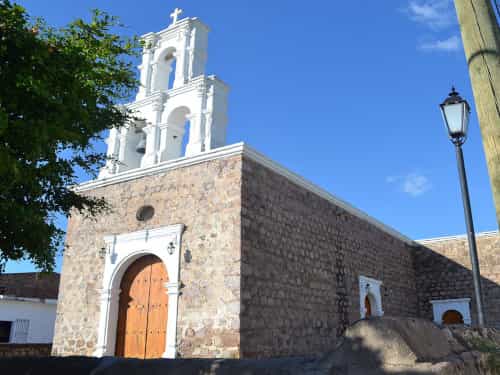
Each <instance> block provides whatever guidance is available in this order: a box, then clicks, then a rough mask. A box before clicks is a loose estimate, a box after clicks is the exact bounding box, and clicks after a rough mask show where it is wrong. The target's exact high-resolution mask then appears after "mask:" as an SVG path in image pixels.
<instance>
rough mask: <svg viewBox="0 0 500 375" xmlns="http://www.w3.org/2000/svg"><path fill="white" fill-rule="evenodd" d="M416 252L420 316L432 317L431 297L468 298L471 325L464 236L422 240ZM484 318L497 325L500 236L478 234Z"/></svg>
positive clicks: (470, 290)
mask: <svg viewBox="0 0 500 375" xmlns="http://www.w3.org/2000/svg"><path fill="white" fill-rule="evenodd" d="M421 244H422V246H421V247H420V248H419V249H418V250H416V252H415V255H416V256H415V265H416V270H417V290H418V293H419V313H420V316H422V317H425V318H428V319H433V314H432V305H431V303H430V301H431V300H440V299H453V298H470V299H471V303H470V311H471V315H472V322H473V324H474V323H476V322H477V314H476V309H475V299H474V285H473V282H472V271H471V265H470V264H471V263H470V258H469V247H468V243H467V238H466V237H465V236H460V237H448V238H442V239H430V240H425V241H421ZM477 247H478V253H479V263H480V269H481V277H482V280H481V283H482V288H483V300H484V305H485V306H484V313H485V320H486V323H487V324H488V325H489V326H492V327H497V328H500V236H499V235H498V233H497V232H493V233H492V232H489V233H484V234H478V235H477Z"/></svg>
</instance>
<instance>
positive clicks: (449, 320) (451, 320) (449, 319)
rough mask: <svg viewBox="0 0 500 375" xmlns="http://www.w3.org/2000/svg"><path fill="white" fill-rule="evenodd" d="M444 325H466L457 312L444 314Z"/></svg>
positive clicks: (452, 311) (449, 311) (450, 311)
mask: <svg viewBox="0 0 500 375" xmlns="http://www.w3.org/2000/svg"><path fill="white" fill-rule="evenodd" d="M443 324H464V318H463V316H462V314H460V313H459V312H458V311H457V310H448V311H446V312H445V313H444V314H443Z"/></svg>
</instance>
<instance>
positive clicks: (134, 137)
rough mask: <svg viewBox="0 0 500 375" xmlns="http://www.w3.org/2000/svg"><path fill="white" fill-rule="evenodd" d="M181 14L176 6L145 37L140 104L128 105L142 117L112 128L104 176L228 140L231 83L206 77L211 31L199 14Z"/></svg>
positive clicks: (186, 154)
mask: <svg viewBox="0 0 500 375" xmlns="http://www.w3.org/2000/svg"><path fill="white" fill-rule="evenodd" d="M181 13H182V10H181V9H178V8H176V9H175V10H174V12H173V13H172V14H171V15H170V17H171V18H172V23H171V24H170V25H169V26H168V27H167V28H166V29H164V30H162V31H159V32H157V33H148V34H145V35H143V36H142V40H143V41H144V49H143V55H142V63H141V65H140V66H139V67H138V68H139V70H140V83H141V85H140V87H139V91H138V93H137V96H136V100H135V102H133V103H130V104H128V105H126V106H125V107H127V108H128V109H130V110H132V111H133V113H134V116H135V117H136V118H137V120H134V121H131V123H129V124H127V125H126V126H124V127H122V128H119V129H111V130H110V134H109V137H108V139H107V140H106V143H107V145H108V151H107V156H108V161H107V163H106V166H105V167H104V168H103V169H102V170H101V172H100V173H99V178H106V177H109V176H111V175H113V174H116V173H120V172H123V171H127V170H130V169H135V168H141V167H148V166H151V165H154V164H158V163H161V162H164V161H167V160H171V159H176V158H180V157H184V156H192V155H196V154H199V153H201V152H204V151H209V150H211V149H214V148H217V147H221V146H224V145H225V143H226V123H227V115H226V113H227V94H228V87H227V85H226V84H225V83H224V82H222V81H221V80H219V79H218V78H217V77H215V76H213V75H209V76H207V75H205V63H206V59H207V47H208V31H209V29H208V27H207V26H206V25H205V24H203V23H202V22H201V21H200V20H198V19H197V18H184V19H179V15H180V14H181ZM185 134H186V136H187V137H188V141H187V144H186V147H185V151H184V150H183V140H184V139H185Z"/></svg>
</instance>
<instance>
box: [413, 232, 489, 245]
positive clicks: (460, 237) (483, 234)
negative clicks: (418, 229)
mask: <svg viewBox="0 0 500 375" xmlns="http://www.w3.org/2000/svg"><path fill="white" fill-rule="evenodd" d="M498 235H499V233H498V231H497V230H490V231H486V232H479V233H476V238H477V237H495V236H498ZM466 239H467V234H458V235H454V236H445V237H435V238H425V239H422V240H415V242H417V243H420V244H426V243H432V242H445V241H453V240H466Z"/></svg>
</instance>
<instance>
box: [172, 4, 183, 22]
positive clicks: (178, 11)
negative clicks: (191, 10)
mask: <svg viewBox="0 0 500 375" xmlns="http://www.w3.org/2000/svg"><path fill="white" fill-rule="evenodd" d="M181 13H182V9H180V8H175V9H174V11H173V12H172V13H171V14H170V18H172V25H175V24H176V23H177V18H178V17H179V16H180V15H181Z"/></svg>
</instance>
